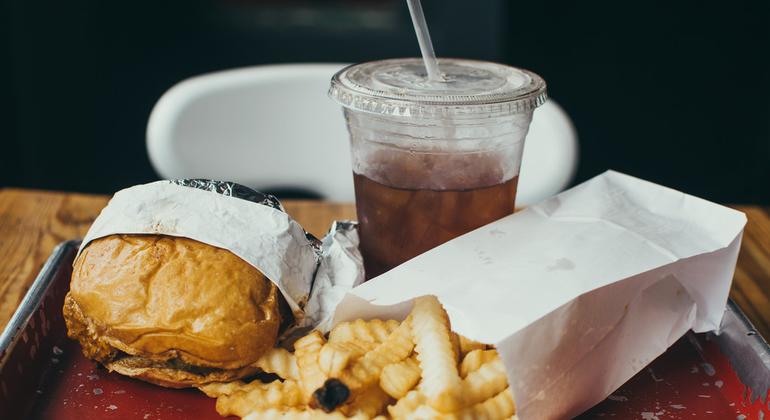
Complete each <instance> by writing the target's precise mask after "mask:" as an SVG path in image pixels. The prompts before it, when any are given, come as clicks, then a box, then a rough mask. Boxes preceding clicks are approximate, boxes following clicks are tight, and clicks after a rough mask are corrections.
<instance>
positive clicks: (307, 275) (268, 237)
mask: <svg viewBox="0 0 770 420" xmlns="http://www.w3.org/2000/svg"><path fill="white" fill-rule="evenodd" d="M112 234H162V235H171V236H180V237H187V238H191V239H195V240H197V241H199V242H203V243H206V244H209V245H212V246H216V247H219V248H224V249H227V250H229V251H231V252H232V253H234V254H235V255H237V256H239V257H240V258H242V259H243V260H244V261H246V262H248V263H249V264H251V265H252V266H254V267H255V268H257V269H258V270H259V271H260V272H262V273H263V274H264V275H265V277H267V278H268V279H270V280H271V281H272V282H273V283H275V284H276V285H277V286H278V288H279V289H280V291H281V292H282V294H283V295H284V297H285V298H286V301H287V302H288V303H289V306H290V307H291V309H292V311H293V312H294V314H295V316H297V318H298V323H299V324H300V325H315V324H317V323H318V322H320V321H321V319H319V318H318V315H317V314H320V313H331V311H332V309H333V308H334V306H335V305H336V303H337V302H338V301H339V299H340V298H341V297H342V295H344V292H345V291H347V290H349V289H350V288H352V287H353V286H355V285H356V284H358V283H360V282H361V281H362V280H363V278H362V277H361V278H358V277H356V276H352V277H351V275H350V273H349V272H350V271H351V268H350V266H352V267H356V264H357V262H356V260H355V258H353V257H354V256H351V255H349V254H345V253H343V252H339V249H340V248H341V247H350V246H354V247H357V245H358V236H357V232H356V230H355V228H354V226H352V225H350V224H335V225H334V226H333V230H332V231H331V232H330V234H329V235H328V237H327V238H324V241H323V243H322V246H321V252H320V255H319V253H318V252H317V251H316V248H314V247H313V245H312V244H311V243H310V240H309V239H308V238H307V236H306V234H305V231H304V230H303V229H302V227H301V226H300V225H299V224H298V223H297V222H296V221H294V220H293V219H292V218H291V217H290V216H289V215H288V214H286V213H285V212H282V211H280V210H278V209H275V208H272V207H269V206H265V205H261V204H257V203H254V202H251V201H247V200H243V199H240V198H236V197H229V196H225V195H221V194H217V193H215V192H211V191H205V190H201V189H197V188H191V187H187V186H181V185H177V184H174V183H172V182H170V181H158V182H153V183H149V184H144V185H137V186H134V187H131V188H127V189H124V190H121V191H118V192H117V193H116V194H115V195H114V196H113V198H112V199H111V200H110V202H109V204H108V205H107V207H105V208H104V209H103V210H102V212H101V214H100V215H99V217H98V218H97V219H96V220H95V221H94V223H93V225H91V228H90V229H89V231H88V233H87V234H86V236H85V238H84V239H83V242H82V244H81V246H80V250H79V252H80V251H82V250H83V249H84V248H85V246H86V245H88V243H89V242H91V241H92V240H94V239H97V238H100V237H104V236H108V235H112ZM351 244H352V245H351ZM329 259H331V260H332V261H326V260H329ZM319 265H322V266H323V268H319ZM329 266H334V267H340V268H339V270H340V274H339V275H338V276H336V277H335V278H334V279H330V274H329V273H328V268H327V267H329ZM345 267H348V268H347V271H346V270H345ZM317 269H318V271H317ZM316 273H318V274H319V276H320V277H321V280H320V281H319V282H318V290H319V291H324V292H325V293H323V294H318V295H317V296H313V294H314V292H313V290H312V289H313V285H314V280H315V276H316ZM332 286H334V287H332ZM332 289H333V290H334V291H335V293H330V292H328V290H332ZM335 299H336V300H335ZM309 302H312V304H311V303H309ZM306 304H308V305H310V306H312V308H313V315H312V316H307V317H306V316H305V312H306V311H303V308H304V307H305V305H306ZM308 312H309V311H308Z"/></svg>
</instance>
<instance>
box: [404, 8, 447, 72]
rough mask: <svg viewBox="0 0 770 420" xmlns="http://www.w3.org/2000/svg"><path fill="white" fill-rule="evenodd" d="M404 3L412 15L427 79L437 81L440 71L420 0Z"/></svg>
mask: <svg viewBox="0 0 770 420" xmlns="http://www.w3.org/2000/svg"><path fill="white" fill-rule="evenodd" d="M406 4H407V5H409V14H411V15H412V23H413V24H414V32H415V33H416V34H417V42H418V43H419V44H420V52H421V53H422V61H423V62H424V63H425V71H427V72H428V80H429V81H431V82H436V81H439V80H441V73H440V72H439V69H438V60H436V53H435V52H434V51H433V43H432V42H431V40H430V32H428V24H427V22H425V14H424V13H423V12H422V5H421V4H420V0H406Z"/></svg>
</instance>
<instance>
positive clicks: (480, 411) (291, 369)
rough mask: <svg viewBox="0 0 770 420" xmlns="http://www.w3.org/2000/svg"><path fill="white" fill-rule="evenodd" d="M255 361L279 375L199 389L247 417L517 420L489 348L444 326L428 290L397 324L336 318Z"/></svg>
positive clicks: (226, 412) (226, 410)
mask: <svg viewBox="0 0 770 420" xmlns="http://www.w3.org/2000/svg"><path fill="white" fill-rule="evenodd" d="M257 366H258V367H259V368H260V369H262V370H263V371H265V372H267V373H272V374H275V375H277V376H278V377H280V379H278V380H275V381H272V382H269V383H265V382H262V381H260V380H254V381H252V382H250V383H244V382H240V381H238V382H229V383H214V384H209V385H206V386H203V387H201V388H200V389H201V390H202V391H203V392H204V393H206V395H208V396H210V397H214V398H216V399H217V403H216V408H217V412H219V414H221V415H223V416H230V415H236V416H239V417H243V418H244V419H249V420H256V419H324V418H327V419H346V418H355V419H386V418H392V419H509V418H515V411H516V409H515V407H514V404H513V397H512V395H511V392H510V389H509V387H508V381H507V378H506V375H505V369H504V368H503V363H502V361H501V360H500V357H499V355H498V354H497V351H496V350H494V349H492V348H489V347H488V346H486V345H484V344H481V343H477V342H473V341H470V340H467V339H465V338H464V337H462V336H459V335H457V334H455V333H454V332H452V330H451V327H450V324H449V318H448V317H447V314H446V312H445V311H444V309H443V307H442V306H441V304H440V303H439V301H438V300H437V299H436V298H435V297H432V296H426V297H422V298H419V299H416V300H415V304H414V308H413V309H412V312H411V313H410V314H409V316H408V317H407V318H406V319H405V320H404V321H403V322H398V321H393V320H389V321H382V320H371V321H363V320H356V321H353V322H343V323H340V324H339V325H337V326H336V327H335V328H334V329H333V330H332V331H331V332H330V333H329V336H328V339H327V338H325V337H324V336H323V334H321V333H320V332H318V331H312V332H311V333H309V334H308V335H306V336H304V337H302V338H300V339H299V340H297V341H296V342H295V344H294V353H293V354H292V353H290V352H288V351H286V350H284V349H280V348H276V349H273V350H272V351H270V352H269V353H268V354H266V355H265V356H263V357H262V358H261V359H260V360H259V361H258V362H257Z"/></svg>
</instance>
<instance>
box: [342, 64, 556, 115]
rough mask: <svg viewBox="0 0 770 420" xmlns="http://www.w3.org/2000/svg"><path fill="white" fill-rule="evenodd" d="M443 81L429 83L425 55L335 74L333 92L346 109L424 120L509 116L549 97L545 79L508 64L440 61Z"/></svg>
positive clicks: (530, 109) (350, 67) (356, 66)
mask: <svg viewBox="0 0 770 420" xmlns="http://www.w3.org/2000/svg"><path fill="white" fill-rule="evenodd" d="M439 68H440V69H441V75H442V80H441V81H440V82H429V81H428V78H427V75H426V71H425V66H424V64H423V62H422V60H421V59H419V58H400V59H391V60H382V61H370V62H366V63H361V64H355V65H352V66H349V67H346V68H344V69H342V70H340V71H339V72H338V73H337V74H335V75H334V77H333V78H332V82H331V88H330V89H329V96H330V97H331V98H332V99H334V100H335V101H337V102H339V103H340V104H341V105H343V106H344V107H346V108H349V109H353V110H356V111H362V112H369V113H374V114H381V115H389V116H401V117H418V118H435V117H440V118H447V117H448V118H458V117H459V118H462V117H463V116H467V117H473V118H477V117H482V116H490V117H492V116H503V115H508V114H515V113H523V112H529V111H532V110H533V109H534V108H536V107H538V106H540V105H541V104H543V102H545V100H546V85H545V81H544V80H543V79H542V78H541V77H540V76H538V75H537V74H535V73H532V72H531V71H528V70H523V69H519V68H515V67H510V66H506V65H503V64H497V63H490V62H486V61H476V60H465V59H448V58H442V59H439Z"/></svg>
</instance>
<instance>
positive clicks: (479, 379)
mask: <svg viewBox="0 0 770 420" xmlns="http://www.w3.org/2000/svg"><path fill="white" fill-rule="evenodd" d="M507 387H508V378H507V376H506V375H505V367H504V366H503V362H502V361H501V360H500V358H499V357H496V358H494V359H493V360H491V361H489V362H487V363H484V364H483V365H481V367H479V368H478V370H476V371H473V372H471V373H469V374H468V376H467V377H465V379H463V381H462V384H461V389H462V392H461V395H462V397H463V402H464V403H465V405H466V406H469V405H472V404H476V403H479V402H482V401H484V400H486V399H487V398H491V397H492V396H494V395H496V394H497V393H499V392H500V391H502V390H504V389H505V388H507Z"/></svg>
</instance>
